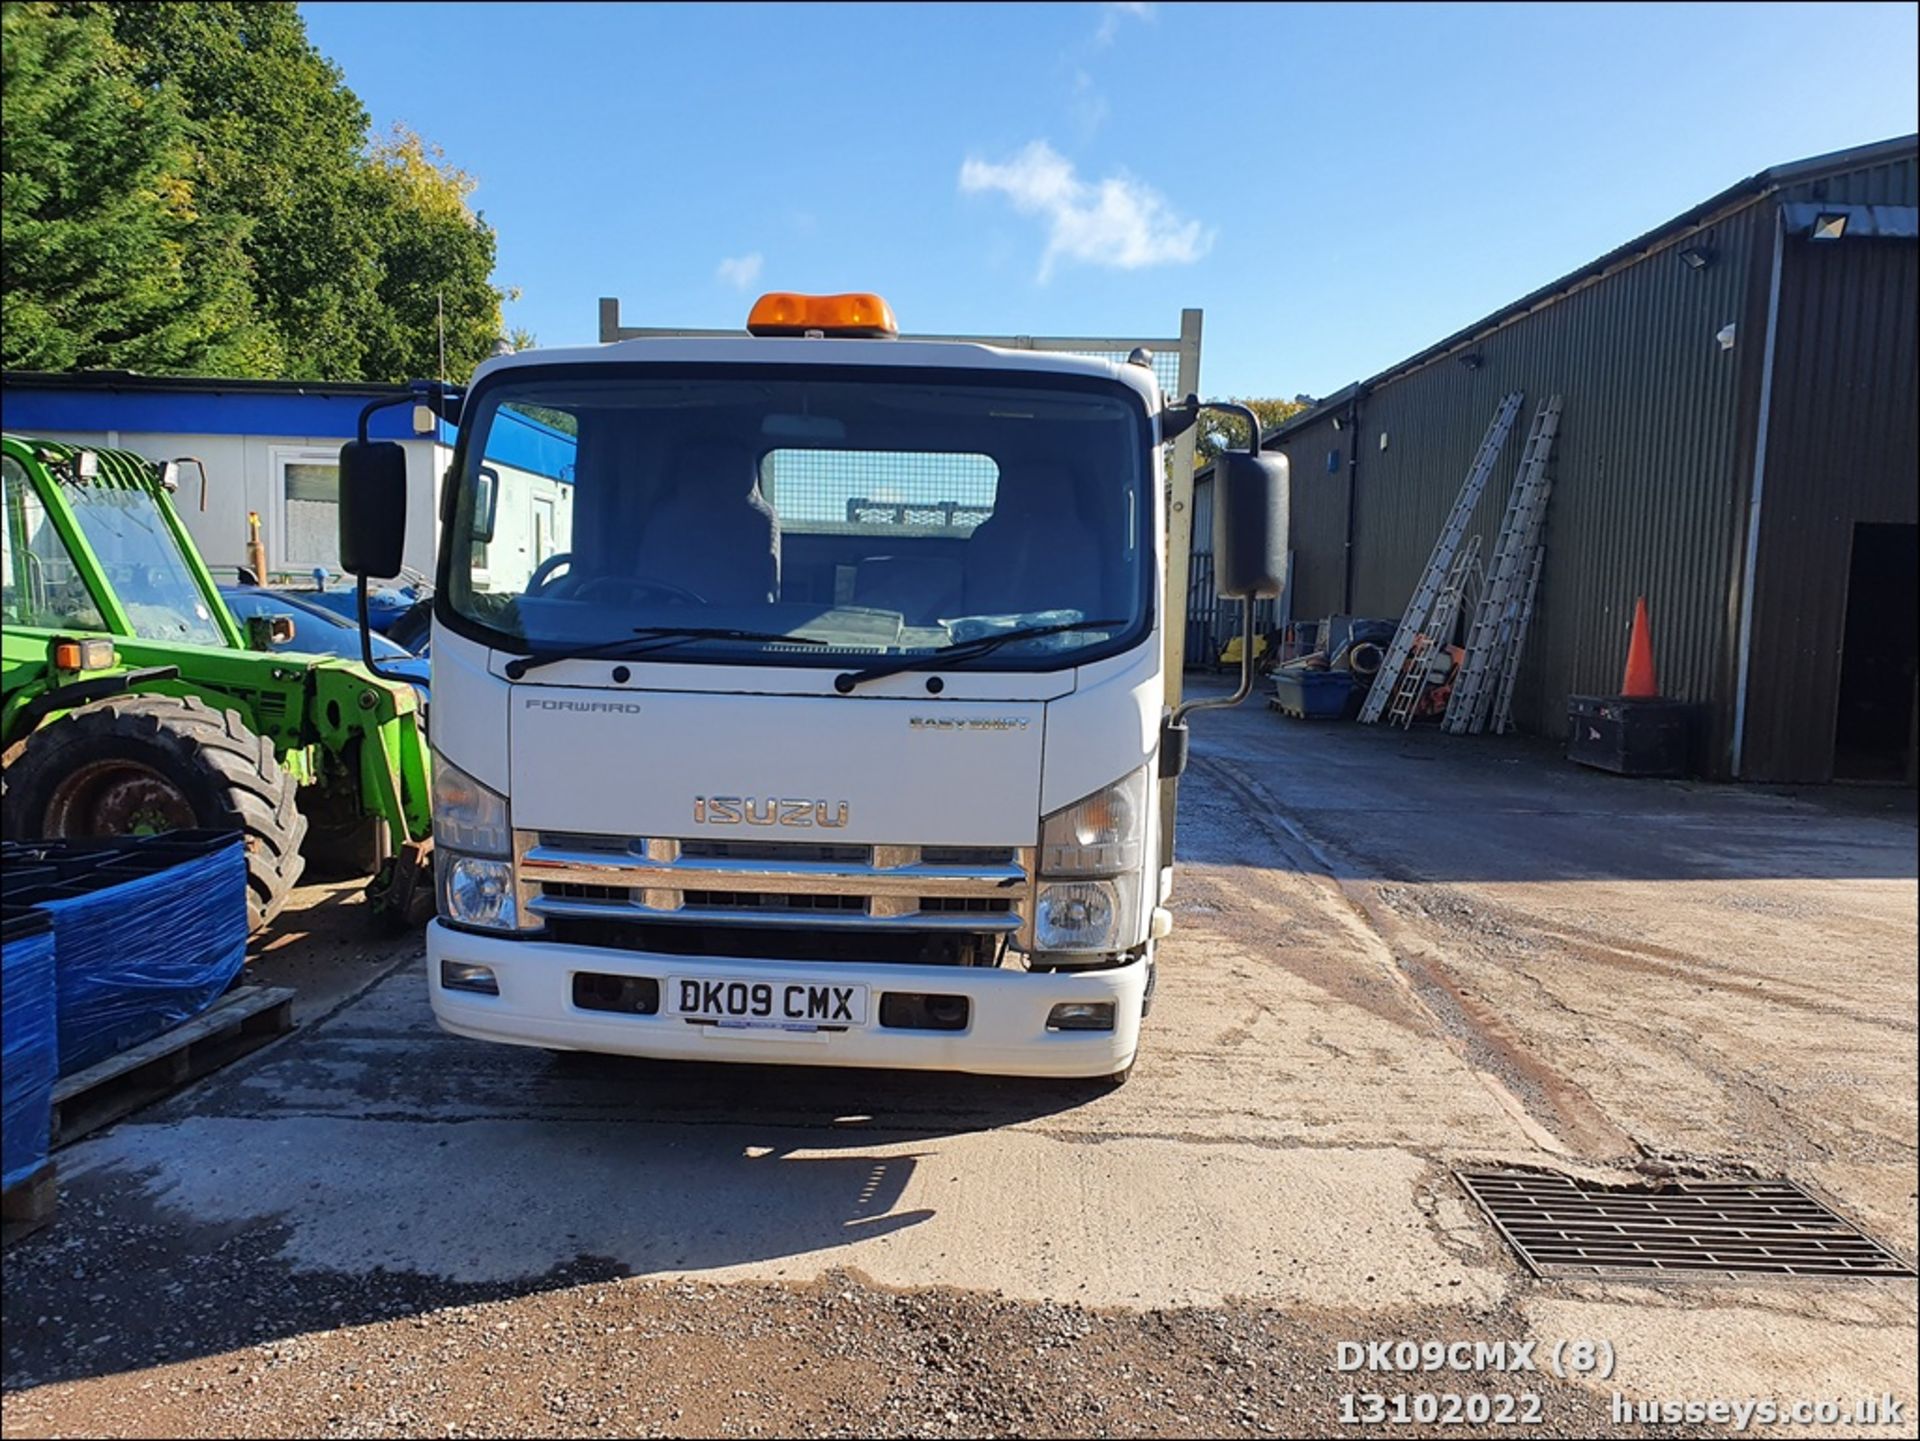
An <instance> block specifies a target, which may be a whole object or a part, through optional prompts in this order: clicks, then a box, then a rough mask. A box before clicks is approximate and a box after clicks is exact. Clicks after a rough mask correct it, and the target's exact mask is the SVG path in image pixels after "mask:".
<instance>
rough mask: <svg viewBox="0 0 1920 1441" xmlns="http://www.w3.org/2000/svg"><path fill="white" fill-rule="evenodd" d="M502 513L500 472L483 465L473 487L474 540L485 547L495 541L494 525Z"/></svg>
mask: <svg viewBox="0 0 1920 1441" xmlns="http://www.w3.org/2000/svg"><path fill="white" fill-rule="evenodd" d="M499 513H500V472H499V471H497V470H495V469H494V468H493V467H492V466H490V465H483V466H481V467H480V469H479V470H478V471H477V472H476V473H475V476H474V485H473V538H474V539H475V540H477V541H479V542H480V543H481V544H482V545H485V544H486V543H487V542H488V541H490V540H492V539H493V525H494V521H495V520H496V519H497V518H498V516H499Z"/></svg>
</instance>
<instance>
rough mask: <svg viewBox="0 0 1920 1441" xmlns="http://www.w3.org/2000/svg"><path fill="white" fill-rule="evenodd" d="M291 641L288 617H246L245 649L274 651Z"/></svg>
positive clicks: (289, 619) (290, 626) (291, 621)
mask: <svg viewBox="0 0 1920 1441" xmlns="http://www.w3.org/2000/svg"><path fill="white" fill-rule="evenodd" d="M292 639H293V617H292V616H290V615H250V616H248V617H247V649H248V650H274V649H276V648H277V647H279V646H283V645H285V644H286V643H287V642H288V641H290V640H292Z"/></svg>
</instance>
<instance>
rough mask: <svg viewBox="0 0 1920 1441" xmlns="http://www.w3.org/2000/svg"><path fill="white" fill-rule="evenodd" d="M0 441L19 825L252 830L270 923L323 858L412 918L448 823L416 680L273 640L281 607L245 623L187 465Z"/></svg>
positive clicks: (8, 686)
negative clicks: (362, 877) (209, 560)
mask: <svg viewBox="0 0 1920 1441" xmlns="http://www.w3.org/2000/svg"><path fill="white" fill-rule="evenodd" d="M0 452H3V454H0V471H3V472H4V474H3V475H0V483H3V485H0V488H3V490H4V502H3V503H0V512H3V513H4V525H5V534H4V544H3V545H0V568H3V569H4V574H3V575H0V581H3V584H0V618H4V622H5V625H4V637H3V642H4V643H3V644H0V789H3V791H4V800H0V834H4V836H5V838H6V839H8V840H32V839H38V838H42V837H48V838H74V837H83V836H102V835H128V834H149V833H153V832H158V831H167V830H177V829H182V828H189V827H205V828H212V829H225V830H233V829H237V830H241V831H243V832H245V835H246V848H247V870H248V880H249V893H248V920H249V923H250V926H251V928H252V929H256V930H257V929H258V928H259V927H261V926H263V925H265V924H266V923H267V922H268V921H270V920H272V919H273V917H274V915H275V914H276V913H277V912H278V911H279V909H280V907H281V906H282V905H283V904H284V903H285V902H286V899H287V895H288V892H290V891H291V890H292V889H293V886H294V884H295V882H296V881H298V880H299V878H300V875H301V872H302V870H303V869H304V868H305V866H306V863H307V860H308V859H309V857H310V856H313V857H314V858H315V859H317V860H324V861H326V862H328V863H330V864H333V865H335V866H339V865H342V864H345V865H346V866H347V867H348V868H350V869H355V870H358V871H359V872H361V873H363V874H364V873H366V872H367V871H369V870H371V871H372V872H373V882H372V885H371V886H370V888H369V898H370V899H371V900H372V902H373V905H374V909H375V912H376V914H377V915H380V916H383V917H386V918H389V919H393V920H396V921H404V920H405V919H407V918H409V917H410V916H412V915H413V914H414V913H415V912H416V911H417V910H418V908H419V905H420V904H421V903H422V902H424V901H425V899H426V898H427V896H428V895H429V894H430V892H431V886H430V885H429V884H426V883H425V882H423V879H422V877H423V875H424V874H425V872H426V867H427V865H428V863H429V860H430V857H429V853H428V852H429V847H430V846H431V840H430V838H429V828H430V824H431V819H432V796H431V791H430V781H429V773H428V753H427V745H426V737H425V734H424V727H423V725H422V712H421V706H420V703H419V701H418V700H417V698H416V696H415V693H414V691H413V690H412V688H411V687H410V686H408V685H406V684H403V683H400V682H396V681H390V680H386V679H383V678H379V677H376V676H374V675H372V674H371V673H369V672H368V671H367V670H366V669H365V668H364V667H363V666H360V665H358V664H355V663H353V662H350V661H346V660H341V659H339V658H336V657H320V656H308V655H293V654H288V653H286V652H273V651H271V649H270V648H271V646H272V645H273V644H274V643H275V642H276V641H277V640H282V639H284V638H285V637H286V635H287V634H288V633H289V631H288V629H286V627H287V626H288V625H289V622H287V621H286V619H285V618H283V617H275V616H261V617H255V618H254V619H253V620H252V621H250V622H249V624H248V625H247V626H246V627H244V628H243V627H242V626H240V625H239V624H238V623H237V622H236V621H235V619H234V617H233V614H232V613H231V612H230V611H229V610H228V609H227V606H226V603H225V602H224V601H223V600H222V599H221V597H220V593H219V591H218V590H217V589H216V588H215V586H214V583H213V578H212V576H211V575H210V574H209V573H208V571H207V567H206V565H205V563H204V562H203V561H202V560H201V558H200V554H199V552H198V550H197V549H196V548H195V547H194V544H193V539H192V537H191V536H190V535H189V534H188V532H187V529H186V527H185V525H184V524H182V522H181V519H180V516H179V514H178V512H177V511H176V510H175V508H174V504H173V499H172V491H173V490H174V489H175V488H176V486H177V483H178V476H179V473H180V468H181V464H182V463H179V462H167V463H164V464H156V463H155V462H153V461H150V460H147V459H146V458H144V457H142V456H139V455H135V454H133V453H131V452H129V451H122V450H108V449H95V448H82V447H77V446H71V445H65V444H59V443H56V442H52V441H46V440H35V439H30V438H24V437H20V436H14V435H7V436H5V437H4V438H0ZM184 464H188V465H193V464H197V462H192V461H188V462H184ZM201 479H202V484H203V485H204V483H205V477H204V475H203V476H202V477H201ZM316 853H320V854H318V855H316Z"/></svg>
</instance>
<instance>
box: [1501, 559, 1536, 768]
mask: <svg viewBox="0 0 1920 1441" xmlns="http://www.w3.org/2000/svg"><path fill="white" fill-rule="evenodd" d="M1546 556H1547V546H1546V542H1545V541H1541V542H1539V543H1537V544H1536V545H1535V546H1534V547H1533V564H1532V566H1531V567H1529V568H1528V570H1527V588H1526V591H1525V592H1524V593H1523V594H1522V595H1521V597H1520V614H1519V616H1518V617H1516V618H1515V620H1514V623H1513V644H1512V645H1511V646H1510V647H1508V649H1507V659H1506V664H1504V665H1503V666H1501V667H1500V692H1499V694H1498V695H1497V696H1495V697H1494V702H1493V721H1492V726H1493V733H1494V734H1495V735H1497V736H1500V735H1505V734H1506V733H1507V732H1508V731H1509V730H1511V729H1513V678H1514V676H1515V675H1516V674H1518V672H1519V670H1520V651H1521V649H1522V648H1523V647H1524V646H1525V645H1526V643H1527V623H1528V622H1529V621H1531V620H1532V619H1533V600H1534V597H1535V596H1536V595H1537V594H1538V593H1539V591H1540V566H1541V564H1542V563H1543V562H1544V561H1545V560H1546Z"/></svg>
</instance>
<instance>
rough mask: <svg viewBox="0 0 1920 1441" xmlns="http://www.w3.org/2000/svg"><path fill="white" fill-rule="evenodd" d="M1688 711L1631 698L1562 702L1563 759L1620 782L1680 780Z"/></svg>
mask: <svg viewBox="0 0 1920 1441" xmlns="http://www.w3.org/2000/svg"><path fill="white" fill-rule="evenodd" d="M1693 710H1694V708H1693V706H1691V705H1689V704H1688V703H1687V702H1686V701H1678V700H1665V699H1652V700H1640V699H1636V698H1633V697H1630V696H1600V695H1576V696H1568V697H1567V759H1568V760H1570V761H1575V762H1577V763H1579V764H1580V765H1583V766H1593V767H1594V768H1595V769H1597V770H1603V771H1612V772H1614V773H1615V774H1616V775H1623V776H1683V775H1685V774H1686V773H1687V755H1688V752H1689V748H1690V742H1691V727H1692V719H1693Z"/></svg>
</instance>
